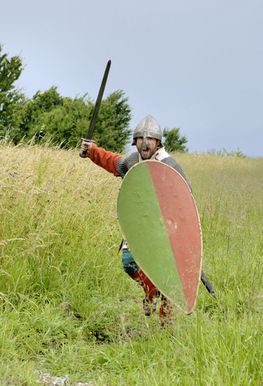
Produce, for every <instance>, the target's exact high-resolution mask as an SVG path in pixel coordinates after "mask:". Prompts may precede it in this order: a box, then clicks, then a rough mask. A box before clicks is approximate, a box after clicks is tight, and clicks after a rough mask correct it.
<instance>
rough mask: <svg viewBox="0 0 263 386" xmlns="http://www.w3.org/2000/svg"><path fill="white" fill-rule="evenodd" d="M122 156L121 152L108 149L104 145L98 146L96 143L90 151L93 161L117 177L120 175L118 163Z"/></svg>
mask: <svg viewBox="0 0 263 386" xmlns="http://www.w3.org/2000/svg"><path fill="white" fill-rule="evenodd" d="M121 157H122V156H121V155H120V154H118V153H112V152H111V151H107V150H105V149H103V148H102V147H98V146H97V145H96V144H95V143H94V144H93V145H92V148H91V150H90V152H89V158H90V159H91V161H92V162H94V163H95V164H96V165H98V166H101V167H102V168H103V169H105V170H107V171H108V172H110V173H113V174H114V175H115V176H116V177H118V176H119V175H120V174H119V173H118V171H117V163H118V161H119V159H120V158H121Z"/></svg>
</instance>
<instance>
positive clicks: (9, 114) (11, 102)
mask: <svg viewBox="0 0 263 386" xmlns="http://www.w3.org/2000/svg"><path fill="white" fill-rule="evenodd" d="M21 72H22V61H21V59H20V57H19V56H13V57H11V58H8V56H7V54H5V53H3V49H2V46H1V45H0V137H2V138H3V137H5V138H8V139H12V138H13V137H14V136H15V133H16V131H17V130H18V127H19V125H20V123H21V121H22V119H23V114H24V103H25V96H24V95H23V94H22V93H21V92H19V91H18V90H16V89H15V86H14V83H15V81H16V80H17V79H18V78H19V77H20V75H21Z"/></svg>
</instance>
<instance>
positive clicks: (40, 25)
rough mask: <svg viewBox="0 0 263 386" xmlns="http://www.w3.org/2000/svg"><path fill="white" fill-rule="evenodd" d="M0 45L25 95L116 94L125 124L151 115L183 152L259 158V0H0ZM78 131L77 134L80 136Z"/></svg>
mask: <svg viewBox="0 0 263 386" xmlns="http://www.w3.org/2000/svg"><path fill="white" fill-rule="evenodd" d="M0 5H1V7H0V10H1V17H0V44H2V46H3V52H5V53H7V54H8V55H9V56H14V55H19V56H20V57H21V59H22V62H23V65H24V69H23V72H22V75H21V76H20V78H19V80H18V81H17V83H16V86H17V87H19V88H21V89H22V91H23V92H24V93H25V94H26V96H27V97H29V98H31V97H32V96H33V95H34V94H35V93H36V92H37V91H38V90H40V91H45V90H47V89H49V88H50V87H51V86H56V87H57V88H58V91H59V93H60V94H61V95H63V96H69V97H72V98H74V97H76V96H83V95H84V94H88V95H89V96H90V98H91V99H92V100H93V101H95V100H96V97H97V93H98V89H99V86H100V82H101V79H102V76H103V72H104V69H105V66H106V63H107V61H108V60H109V59H111V61H112V64H111V70H110V73H109V77H108V82H107V85H106V88H105V92H104V96H105V97H107V95H109V94H110V93H111V92H113V91H116V90H124V92H125V95H126V96H127V97H128V102H129V105H130V106H131V109H132V120H131V124H130V127H131V129H134V128H135V126H136V125H137V123H138V122H139V121H140V120H141V119H142V118H143V117H145V116H146V115H148V114H151V115H153V116H154V117H155V118H156V119H157V121H158V122H159V123H160V125H161V127H162V128H163V129H164V128H170V129H171V128H173V127H179V128H180V133H181V135H184V136H186V138H187V140H188V143H187V147H188V149H189V151H190V152H208V151H220V150H223V149H225V150H226V151H227V152H232V151H237V150H240V151H241V152H242V153H243V154H245V155H247V156H249V157H262V156H263V43H262V37H263V1H262V0H92V1H90V0H42V1H38V0H8V1H5V0H0ZM84 134H85V133H84Z"/></svg>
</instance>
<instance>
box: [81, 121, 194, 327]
mask: <svg viewBox="0 0 263 386" xmlns="http://www.w3.org/2000/svg"><path fill="white" fill-rule="evenodd" d="M132 145H135V146H136V148H137V151H136V152H133V153H131V154H129V155H124V156H123V155H121V154H116V153H112V152H110V151H107V150H105V149H103V148H100V147H98V146H97V145H96V144H95V143H93V142H89V141H86V140H84V141H83V142H82V145H81V148H82V150H83V151H84V152H86V155H87V157H88V158H90V159H91V160H92V161H93V162H94V163H95V164H97V165H99V166H101V167H102V168H104V169H105V170H107V171H108V172H111V173H113V174H114V175H115V176H117V177H118V176H120V177H122V178H123V177H124V176H125V174H126V173H127V171H128V170H129V169H130V168H131V167H132V166H133V165H135V164H136V163H137V162H140V161H142V160H148V159H154V160H157V161H160V162H163V163H165V164H167V165H169V166H171V167H173V168H174V169H176V170H177V171H178V172H179V173H180V174H181V175H182V176H183V177H184V179H185V180H186V181H187V178H186V176H185V175H184V173H183V170H182V169H181V167H180V165H179V164H178V163H177V162H176V160H175V159H174V158H172V157H171V156H170V155H169V154H168V153H167V152H166V151H165V149H164V147H163V144H162V130H161V128H160V126H159V124H158V122H157V121H156V119H155V118H153V117H152V116H151V115H148V116H146V117H145V118H143V119H142V120H141V121H140V122H139V124H138V125H137V127H136V128H135V130H134V133H133V143H132ZM187 183H188V181H187ZM188 185H189V183H188ZM189 186H190V185H189ZM121 248H122V264H123V268H124V271H125V272H126V273H127V274H128V275H129V276H130V277H131V278H132V279H133V280H135V281H136V282H138V283H139V284H140V285H141V286H142V288H143V290H144V292H145V298H144V300H143V308H144V312H145V315H146V316H148V315H150V314H151V312H154V311H155V308H156V300H157V297H159V296H161V305H160V318H161V319H162V320H165V318H170V317H171V315H172V307H171V305H170V302H169V301H168V299H166V298H165V297H164V296H163V295H162V294H160V293H159V291H158V289H157V288H156V287H155V286H154V284H153V283H152V282H151V281H150V279H149V278H148V277H147V276H146V274H145V273H144V272H143V271H142V270H141V269H140V268H139V267H138V265H137V264H136V262H135V261H134V259H133V257H132V255H131V253H130V251H129V249H128V246H127V244H126V242H125V241H123V243H122V247H121Z"/></svg>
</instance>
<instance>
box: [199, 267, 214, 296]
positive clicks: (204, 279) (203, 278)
mask: <svg viewBox="0 0 263 386" xmlns="http://www.w3.org/2000/svg"><path fill="white" fill-rule="evenodd" d="M201 281H202V283H203V284H204V286H205V288H206V289H207V291H208V292H209V293H210V295H211V296H213V298H216V292H215V290H214V287H213V286H212V284H211V283H210V282H209V280H208V279H207V277H206V275H205V273H204V271H202V272H201Z"/></svg>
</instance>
